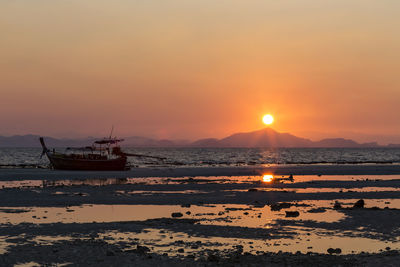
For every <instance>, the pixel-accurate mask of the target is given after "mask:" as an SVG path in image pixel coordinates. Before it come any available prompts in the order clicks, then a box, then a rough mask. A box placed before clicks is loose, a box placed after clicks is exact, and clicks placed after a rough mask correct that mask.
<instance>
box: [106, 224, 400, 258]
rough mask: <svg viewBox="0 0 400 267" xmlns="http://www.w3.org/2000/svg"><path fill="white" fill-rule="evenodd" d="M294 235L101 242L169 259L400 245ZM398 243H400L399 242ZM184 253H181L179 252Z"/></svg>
mask: <svg viewBox="0 0 400 267" xmlns="http://www.w3.org/2000/svg"><path fill="white" fill-rule="evenodd" d="M294 230H296V232H297V235H295V236H294V237H293V238H280V239H268V238H266V239H265V238H262V237H260V238H259V239H253V238H252V239H246V238H230V237H229V238H228V237H214V236H209V237H199V236H194V235H188V234H187V233H181V232H172V231H166V230H160V229H145V230H144V231H142V232H141V233H129V232H116V231H109V232H106V233H104V234H101V235H100V238H103V239H104V240H106V242H109V243H117V242H126V243H127V247H126V249H134V248H135V247H136V244H137V243H138V244H140V245H144V246H147V247H149V248H150V249H151V251H153V252H157V253H160V254H162V253H168V255H172V256H179V255H182V256H183V255H185V256H187V255H190V254H192V255H195V256H196V257H199V256H202V255H207V254H209V253H210V252H214V251H215V250H218V251H219V252H223V253H230V252H234V251H237V250H238V249H239V250H241V251H243V252H249V253H253V254H258V253H261V252H279V251H282V252H292V253H295V252H297V251H300V252H302V253H307V252H314V253H327V250H328V249H329V248H340V249H341V250H342V253H343V254H353V253H360V252H379V251H383V250H385V249H386V248H388V247H389V248H390V249H400V242H384V241H379V240H374V239H369V238H362V237H357V238H353V237H342V236H335V232H332V233H331V235H330V236H329V235H325V236H321V235H318V234H316V233H315V232H313V231H311V232H310V231H309V229H303V228H300V227H297V228H295V229H294ZM399 241H400V240H399ZM182 249H183V250H182Z"/></svg>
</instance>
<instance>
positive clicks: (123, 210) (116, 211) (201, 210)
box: [0, 201, 344, 227]
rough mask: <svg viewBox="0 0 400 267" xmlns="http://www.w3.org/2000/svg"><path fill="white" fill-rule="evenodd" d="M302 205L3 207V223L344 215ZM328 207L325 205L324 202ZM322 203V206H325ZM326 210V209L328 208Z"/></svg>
mask: <svg viewBox="0 0 400 267" xmlns="http://www.w3.org/2000/svg"><path fill="white" fill-rule="evenodd" d="M308 203H309V204H307V202H302V203H300V204H298V203H297V204H296V203H295V204H294V206H292V207H290V208H286V209H280V210H279V211H271V208H270V206H263V205H261V206H259V207H257V206H248V205H233V204H229V205H204V206H197V205H182V206H178V205H82V206H70V207H64V208H61V207H30V208H23V207H22V208H8V207H2V208H0V214H1V217H0V223H11V224H19V223H57V222H62V223H74V222H75V223H91V222H116V221H144V220H148V219H157V218H171V216H172V214H173V213H179V214H178V215H176V216H177V217H178V218H187V219H197V220H200V223H202V224H214V225H233V226H242V227H265V226H266V225H268V224H269V223H271V222H273V221H274V220H276V219H282V218H285V216H286V211H299V215H298V216H297V217H296V218H288V219H303V220H316V221H324V222H332V221H337V220H340V219H342V218H344V215H343V214H342V213H340V212H338V211H336V210H332V209H330V210H329V209H328V210H326V211H324V215H323V216H321V214H319V213H311V212H308V210H309V209H310V207H311V206H320V205H318V201H315V202H308ZM322 203H323V204H325V203H326V202H322ZM322 203H321V204H322ZM325 207H327V206H325Z"/></svg>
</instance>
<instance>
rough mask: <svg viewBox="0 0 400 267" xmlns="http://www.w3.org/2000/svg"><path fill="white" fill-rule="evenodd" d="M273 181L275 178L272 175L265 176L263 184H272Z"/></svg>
mask: <svg viewBox="0 0 400 267" xmlns="http://www.w3.org/2000/svg"><path fill="white" fill-rule="evenodd" d="M272 180H274V176H273V175H272V174H264V176H263V182H265V183H270V182H272Z"/></svg>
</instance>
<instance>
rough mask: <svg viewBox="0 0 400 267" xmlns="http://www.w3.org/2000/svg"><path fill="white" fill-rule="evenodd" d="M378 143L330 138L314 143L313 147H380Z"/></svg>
mask: <svg viewBox="0 0 400 267" xmlns="http://www.w3.org/2000/svg"><path fill="white" fill-rule="evenodd" d="M378 146H379V145H378V143H376V142H371V143H363V144H360V143H357V142H356V141H353V140H350V139H344V138H328V139H322V140H321V141H318V142H314V144H313V147H378Z"/></svg>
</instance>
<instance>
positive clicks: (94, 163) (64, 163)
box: [46, 152, 127, 171]
mask: <svg viewBox="0 0 400 267" xmlns="http://www.w3.org/2000/svg"><path fill="white" fill-rule="evenodd" d="M46 155H47V157H48V159H49V160H50V163H51V165H52V166H53V168H54V169H56V170H81V171H122V170H126V169H127V167H126V161H127V158H126V157H118V158H115V159H104V160H98V159H96V160H91V159H72V158H67V157H64V156H63V155H53V154H51V153H49V152H47V153H46Z"/></svg>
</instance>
